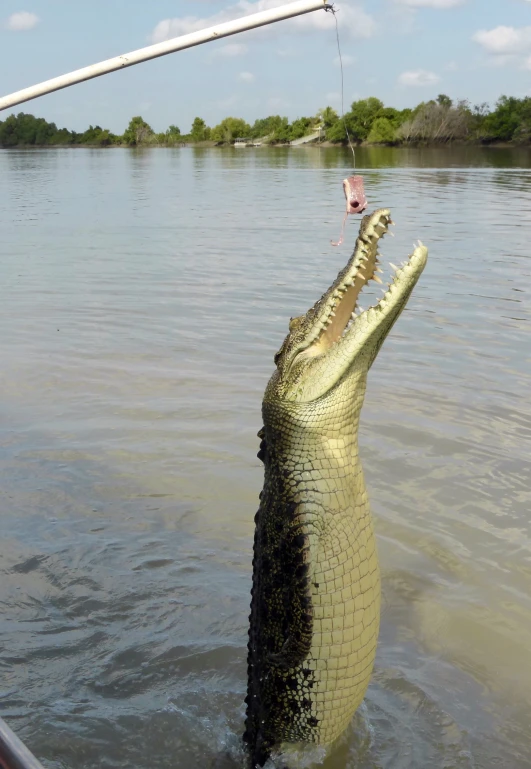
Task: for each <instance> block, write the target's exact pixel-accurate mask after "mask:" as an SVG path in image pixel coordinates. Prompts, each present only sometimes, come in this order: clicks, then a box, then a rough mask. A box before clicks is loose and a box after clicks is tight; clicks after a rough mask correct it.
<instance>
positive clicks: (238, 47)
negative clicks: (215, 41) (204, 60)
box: [214, 43, 248, 57]
mask: <svg viewBox="0 0 531 769" xmlns="http://www.w3.org/2000/svg"><path fill="white" fill-rule="evenodd" d="M247 51H248V47H247V46H246V45H244V44H243V43H227V45H224V46H223V47H222V48H218V49H217V50H216V51H214V56H228V57H232V56H243V54H244V53H247Z"/></svg>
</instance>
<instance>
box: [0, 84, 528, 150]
mask: <svg viewBox="0 0 531 769" xmlns="http://www.w3.org/2000/svg"><path fill="white" fill-rule="evenodd" d="M312 134H316V135H317V136H316V139H315V141H319V142H327V143H331V144H345V143H347V141H348V139H349V138H350V140H351V141H352V142H353V143H355V144H383V145H407V144H416V145H418V144H439V145H440V144H449V143H455V142H460V143H465V142H469V143H474V144H496V143H504V144H506V143H511V144H530V143H531V97H529V96H526V97H524V98H522V99H518V98H516V97H513V96H501V97H500V98H499V99H498V101H497V102H496V104H495V105H494V107H493V108H490V107H489V105H488V104H479V105H475V106H472V105H471V104H470V102H468V101H457V102H454V101H452V99H451V98H450V97H449V96H446V94H439V96H438V97H437V98H436V99H432V100H431V101H427V102H421V103H420V104H418V105H417V106H416V107H415V108H413V109H409V108H408V109H402V110H398V109H395V108H394V107H386V106H385V105H384V104H383V102H382V101H380V99H377V98H375V97H374V96H371V97H369V98H367V99H360V100H358V101H355V102H353V103H352V105H351V107H350V110H349V111H348V112H346V113H345V115H344V117H342V116H340V115H338V113H337V112H336V110H334V109H333V108H332V107H325V108H323V109H320V110H319V111H318V113H317V114H316V115H314V116H312V117H299V118H297V119H296V120H294V121H293V122H290V121H289V120H288V118H287V117H281V116H280V115H270V116H269V117H265V118H259V119H258V120H255V121H254V123H253V124H252V125H251V124H250V123H247V122H246V121H245V120H244V119H243V118H238V117H226V118H224V119H223V120H222V121H221V122H220V123H219V124H218V125H216V126H213V127H209V126H208V125H207V124H206V122H205V121H204V120H203V119H202V118H200V117H196V118H195V119H194V121H193V123H192V125H191V128H190V130H189V132H188V133H181V130H180V129H179V127H178V126H177V125H170V126H169V128H168V129H167V130H166V131H164V132H163V133H156V132H155V131H154V130H153V128H152V127H151V126H150V125H149V124H148V123H147V122H146V121H145V120H144V119H143V118H142V117H140V116H136V117H133V118H132V119H131V121H130V122H129V125H128V126H127V128H126V130H125V131H124V133H123V134H114V133H112V131H110V130H109V129H108V128H102V127H101V126H98V125H96V126H89V127H88V128H87V130H86V131H84V132H83V133H78V132H76V131H70V130H68V129H67V128H58V127H57V125H56V124H55V123H48V122H47V121H46V120H44V119H43V118H37V117H34V116H33V115H28V114H25V113H24V112H20V113H19V114H18V115H10V116H9V117H7V118H6V119H5V120H4V121H0V147H4V148H5V147H31V146H41V147H42V146H65V147H66V146H70V147H73V146H83V145H85V146H97V147H109V146H113V145H114V146H116V145H121V146H128V147H137V146H142V147H145V146H169V147H174V146H180V145H182V144H190V143H191V144H199V143H204V142H209V143H211V144H219V145H227V144H233V143H234V142H235V141H236V139H246V140H248V141H254V142H260V143H262V144H289V143H290V142H292V141H295V140H297V139H300V138H302V137H305V136H309V135H312Z"/></svg>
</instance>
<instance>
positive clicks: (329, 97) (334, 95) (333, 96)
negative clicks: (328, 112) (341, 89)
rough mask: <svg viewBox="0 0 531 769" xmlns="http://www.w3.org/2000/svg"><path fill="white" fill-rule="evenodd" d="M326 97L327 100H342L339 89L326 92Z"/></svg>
mask: <svg viewBox="0 0 531 769" xmlns="http://www.w3.org/2000/svg"><path fill="white" fill-rule="evenodd" d="M325 99H326V101H327V102H340V101H341V94H340V93H338V92H337V91H329V92H328V93H327V94H325Z"/></svg>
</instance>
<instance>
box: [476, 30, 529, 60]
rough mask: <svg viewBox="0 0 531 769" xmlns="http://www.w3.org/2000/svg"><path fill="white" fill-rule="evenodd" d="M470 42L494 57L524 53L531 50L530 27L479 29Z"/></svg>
mask: <svg viewBox="0 0 531 769" xmlns="http://www.w3.org/2000/svg"><path fill="white" fill-rule="evenodd" d="M472 40H474V42H476V43H479V45H481V46H483V48H484V49H485V50H486V51H487V53H490V54H493V55H495V56H503V55H512V54H517V53H524V52H526V51H528V50H530V49H531V27H520V28H516V27H504V26H500V27H495V28H494V29H489V30H486V29H480V30H479V31H478V32H476V33H475V34H474V35H473V36H472Z"/></svg>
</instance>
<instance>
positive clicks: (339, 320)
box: [298, 208, 427, 356]
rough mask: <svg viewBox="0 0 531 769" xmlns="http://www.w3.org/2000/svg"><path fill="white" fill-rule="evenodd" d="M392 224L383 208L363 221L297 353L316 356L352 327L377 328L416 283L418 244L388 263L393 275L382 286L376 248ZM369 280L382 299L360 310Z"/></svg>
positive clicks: (421, 250)
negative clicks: (397, 261)
mask: <svg viewBox="0 0 531 769" xmlns="http://www.w3.org/2000/svg"><path fill="white" fill-rule="evenodd" d="M392 224H393V222H392V220H391V216H390V211H389V210H388V209H385V208H382V209H379V210H378V211H375V212H374V213H373V214H370V215H369V216H365V217H364V218H363V220H362V222H361V226H360V232H359V236H358V238H357V240H356V246H355V249H354V253H353V255H352V258H351V259H350V261H349V263H348V264H347V266H346V267H345V268H344V269H343V270H342V271H341V272H340V273H339V275H338V276H337V279H336V280H335V281H334V283H333V284H332V286H331V287H330V288H329V290H328V291H327V292H326V294H325V295H324V296H323V297H322V298H321V299H320V300H319V302H317V304H316V305H315V306H314V308H313V312H314V323H313V324H312V326H313V328H312V330H311V331H310V333H309V334H308V335H307V336H306V338H305V340H304V343H303V344H302V345H300V347H299V350H298V352H299V353H305V355H308V356H314V355H320V354H322V353H324V352H326V351H327V350H328V349H330V348H331V347H332V346H334V345H335V344H336V343H338V342H339V341H340V340H341V339H342V338H344V337H345V336H346V335H347V334H348V333H349V331H350V329H351V328H352V327H353V326H356V325H357V324H360V325H363V326H366V324H367V322H368V321H370V322H371V325H372V324H373V323H374V325H378V323H379V320H380V319H383V316H384V315H388V313H389V311H390V310H391V309H392V305H395V304H400V303H399V302H397V300H398V299H399V298H400V295H401V294H403V293H406V292H407V289H408V287H409V285H410V284H411V283H412V282H413V283H414V282H416V278H417V277H418V275H416V274H415V273H418V274H420V272H421V270H422V267H423V266H424V262H425V260H426V254H427V251H426V249H425V247H424V246H423V245H422V243H421V242H420V241H419V244H418V246H417V247H416V248H415V250H414V251H413V253H412V254H410V255H409V257H408V259H407V261H405V262H403V263H402V265H401V266H400V267H397V266H396V265H394V264H391V263H390V266H391V269H392V270H393V275H392V278H391V280H390V282H389V283H384V281H383V280H382V278H381V277H380V275H383V274H384V272H383V270H382V269H381V267H380V266H379V265H380V258H381V254H380V252H379V250H378V248H379V244H380V240H381V239H382V238H383V237H384V236H385V235H386V234H387V232H388V231H389V226H390V225H392ZM370 281H375V282H376V283H378V284H380V286H381V289H382V297H381V298H380V299H379V300H378V301H377V302H376V303H375V304H373V305H371V306H370V307H369V308H368V309H367V310H363V308H362V307H361V306H360V305H359V302H358V300H359V299H360V296H361V295H362V291H363V289H364V287H365V286H367V285H368V283H369V282H370ZM407 293H409V292H407ZM406 298H407V297H406ZM397 309H398V308H397ZM378 316H381V318H379V317H378Z"/></svg>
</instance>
